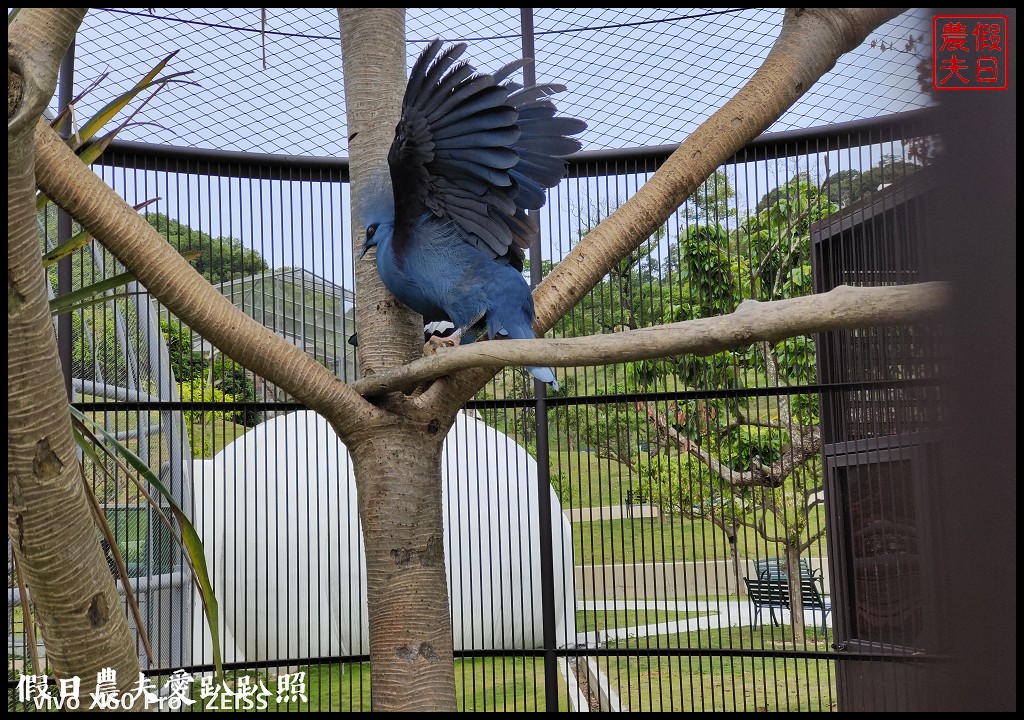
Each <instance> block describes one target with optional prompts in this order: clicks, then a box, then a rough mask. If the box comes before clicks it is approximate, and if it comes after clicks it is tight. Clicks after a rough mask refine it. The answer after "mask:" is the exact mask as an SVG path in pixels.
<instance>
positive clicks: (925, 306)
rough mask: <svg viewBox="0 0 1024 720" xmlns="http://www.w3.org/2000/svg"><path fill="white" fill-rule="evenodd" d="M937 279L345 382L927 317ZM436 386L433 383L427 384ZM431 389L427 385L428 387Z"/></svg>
mask: <svg viewBox="0 0 1024 720" xmlns="http://www.w3.org/2000/svg"><path fill="white" fill-rule="evenodd" d="M949 292H950V291H949V288H948V287H947V286H946V285H945V284H944V283H941V282H929V283H919V284H916V285H899V286H892V287H871V288H866V287H852V286H840V287H837V288H835V289H833V290H830V291H829V292H827V293H819V294H817V295H808V296H806V297H800V298H791V299H787V300H774V301H771V302H758V301H756V300H745V301H743V302H742V303H741V304H740V306H739V307H738V308H737V309H736V311H735V312H734V313H731V314H729V315H721V316H718V317H712V318H701V319H698V320H688V321H685V322H679V323H671V324H668V325H658V326H655V327H648V328H642V329H640V330H626V331H623V332H619V333H612V334H609V335H595V336H591V337H582V338H571V339H559V340H548V339H537V340H494V341H490V342H476V343H473V344H471V345H463V346H459V347H454V348H445V349H442V350H440V351H439V352H438V353H437V354H435V355H432V356H430V357H426V358H422V359H420V360H416V361H414V362H411V363H409V364H408V365H404V366H402V367H400V368H395V369H394V370H391V371H388V372H383V373H380V374H378V375H373V376H371V377H363V378H362V379H360V380H357V381H356V382H355V383H353V385H352V388H353V390H355V391H356V392H358V393H359V394H361V395H363V396H366V397H371V396H375V395H381V394H384V393H387V392H392V391H398V390H409V389H411V388H414V387H416V386H417V385H418V384H420V383H422V382H425V381H427V380H432V379H434V378H438V377H441V376H444V375H448V374H450V373H454V372H455V371H457V370H465V369H467V368H491V369H493V368H500V367H504V366H505V365H547V366H553V367H576V366H579V365H609V364H613V363H619V362H628V361H633V360H646V359H651V358H658V357H667V356H672V355H680V354H684V353H690V354H694V355H710V354H713V353H716V352H721V351H723V350H728V349H731V348H738V347H745V346H748V345H751V344H753V343H755V342H757V341H759V340H767V341H773V342H774V341H778V340H781V339H783V338H787V337H792V336H794V335H805V334H812V333H818V332H825V331H828V330H844V329H852V328H861V327H871V326H881V325H901V324H905V323H910V322H916V321H920V320H926V319H928V318H929V317H932V316H933V315H934V314H935V313H937V312H938V311H940V310H942V309H944V308H946V307H947V306H948V300H949ZM436 387H437V386H436V385H435V388H436ZM433 389H434V388H432V390H433Z"/></svg>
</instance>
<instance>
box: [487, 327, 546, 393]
mask: <svg viewBox="0 0 1024 720" xmlns="http://www.w3.org/2000/svg"><path fill="white" fill-rule="evenodd" d="M513 314H518V313H513ZM506 315H507V313H506ZM487 335H488V336H489V337H490V338H491V339H492V340H493V339H494V338H495V337H507V338H509V339H511V340H532V339H533V338H535V337H536V335H534V334H533V325H532V322H531V321H530V320H527V319H526V318H522V319H521V318H517V317H516V318H508V317H506V318H505V321H504V322H502V313H495V312H491V313H490V314H489V315H488V318H487ZM526 369H527V370H529V371H530V374H531V375H533V376H534V377H535V378H537V379H538V380H540V381H541V382H542V383H547V384H548V385H550V386H551V389H552V390H558V380H556V379H555V371H554V370H552V369H551V368H546V367H537V366H535V365H530V366H527V368H526Z"/></svg>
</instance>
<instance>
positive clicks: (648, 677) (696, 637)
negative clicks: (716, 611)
mask: <svg viewBox="0 0 1024 720" xmlns="http://www.w3.org/2000/svg"><path fill="white" fill-rule="evenodd" d="M788 633H789V627H788V626H777V627H773V626H772V625H771V623H769V624H768V625H767V626H759V627H758V628H757V629H756V630H751V629H750V628H749V627H747V626H742V627H727V628H716V629H714V630H700V631H696V632H692V633H683V634H670V635H662V636H657V637H643V638H629V639H627V640H622V641H619V642H612V643H608V647H615V648H624V649H628V648H639V647H659V648H676V647H679V648H701V649H708V648H733V649H741V648H742V649H745V650H749V649H756V650H782V649H793V645H792V644H791V643H789V642H786V641H787V639H788ZM805 648H806V649H808V650H827V649H828V641H827V640H826V639H825V638H823V637H819V636H818V634H817V632H816V631H815V630H814V628H810V627H809V628H807V642H806V646H802V647H801V648H800V649H805ZM599 667H600V669H601V671H602V672H603V673H604V674H605V675H606V676H607V677H608V679H609V681H610V682H611V683H612V684H613V687H614V688H615V691H616V692H617V693H618V695H619V698H620V700H621V702H622V703H623V704H624V705H625V706H627V707H628V709H629V710H631V711H634V712H670V711H683V712H702V711H705V712H711V711H713V712H729V711H741V712H755V711H756V712H765V711H767V712H777V711H781V712H830V711H834V710H835V707H836V678H835V668H834V666H833V663H832V662H831V661H829V660H813V659H796V658H772V657H742V656H739V655H737V656H734V657H733V656H725V657H711V656H702V655H699V654H693V655H679V656H668V655H663V656H644V655H630V656H623V657H602V658H600V659H599Z"/></svg>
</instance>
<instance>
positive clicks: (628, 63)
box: [53, 8, 930, 287]
mask: <svg viewBox="0 0 1024 720" xmlns="http://www.w3.org/2000/svg"><path fill="white" fill-rule="evenodd" d="M532 19H533V24H534V30H535V36H536V45H537V61H536V67H537V75H538V78H539V79H540V80H542V81H545V80H550V81H557V82H563V83H565V84H566V85H567V90H566V91H565V92H564V93H561V94H560V95H559V96H557V98H556V100H557V102H558V106H559V110H560V112H562V113H564V114H566V115H570V116H575V117H581V118H584V119H586V120H587V122H588V126H589V127H588V130H587V131H586V132H585V133H584V134H583V135H582V136H581V139H582V141H583V143H584V150H605V149H615V148H629V147H638V146H645V147H646V146H657V145H666V144H675V143H678V142H680V141H681V140H682V139H684V138H685V137H686V135H688V134H689V133H690V132H692V130H693V129H695V128H696V127H697V126H698V125H699V124H700V122H702V121H703V120H704V119H705V118H706V117H707V116H708V115H710V114H711V113H712V112H713V111H714V110H715V109H717V108H718V107H720V106H721V104H723V103H724V102H725V101H726V100H727V99H728V98H729V97H731V95H732V94H733V93H734V92H735V90H736V89H737V88H739V87H740V86H741V85H742V84H743V83H744V82H745V81H746V80H747V79H749V77H750V76H751V75H752V74H753V72H754V71H755V70H756V68H757V67H758V65H759V64H760V62H761V61H762V60H763V58H764V56H765V54H766V53H767V51H768V48H769V47H770V44H771V42H772V41H773V40H774V37H775V35H776V34H777V29H778V23H779V22H780V19H781V10H780V9H777V8H776V9H771V8H747V9H736V8H733V9H729V8H635V9H629V10H627V9H599V8H582V9H581V8H538V9H534V10H533V17H532ZM927 19H928V18H927V17H926V16H924V15H923V14H922V13H921V12H920V11H913V12H911V13H908V14H906V15H905V16H902V17H901V18H899V19H898V20H897V21H894V22H892V23H889V24H887V25H886V26H883V27H882V28H880V29H879V32H878V33H877V38H872V39H875V40H877V41H880V42H882V43H887V44H888V45H889V46H897V45H900V42H901V41H905V39H906V38H907V37H910V36H911V35H913V33H914V32H917V31H922V32H923V28H924V27H928V28H930V26H929V25H928V23H927V22H926V21H927ZM521 22H522V17H521V14H520V12H519V10H518V9H514V8H513V9H507V8H506V9H501V8H458V9H452V8H409V9H408V10H407V41H408V46H409V53H408V58H407V62H408V64H409V65H411V63H412V62H413V61H414V59H415V56H416V55H417V54H418V52H419V51H420V49H421V48H422V47H423V44H424V43H425V42H426V41H428V40H430V39H431V38H432V37H443V38H445V39H450V40H456V39H464V40H466V41H467V42H468V43H469V50H468V51H467V57H468V58H470V59H471V61H472V62H473V63H474V64H475V65H477V66H478V67H481V68H485V69H495V68H497V67H499V66H500V65H502V64H504V63H505V62H507V61H509V60H510V59H512V58H514V57H517V56H519V55H520V54H521V44H520V40H519V32H520V28H521ZM926 39H927V38H926ZM171 52H176V55H175V56H174V58H173V60H172V61H171V63H170V64H169V65H168V72H180V71H188V72H189V73H190V74H189V75H188V81H189V83H190V84H188V85H177V86H173V87H170V88H168V90H167V91H165V92H163V93H161V95H159V96H158V97H157V98H156V99H155V100H154V101H152V102H151V103H149V105H147V106H146V108H145V109H144V111H143V112H142V113H140V115H139V116H138V120H139V121H140V122H139V123H138V124H136V125H133V126H131V127H129V128H126V129H125V131H123V132H122V134H121V135H120V136H119V137H120V138H121V139H125V140H133V141H138V142H154V143H160V144H166V145H172V146H178V147H190V148H213V149H218V150H229V151H239V152H249V153H261V154H273V155H300V156H313V157H325V158H330V157H344V156H345V154H346V152H347V148H346V143H345V137H346V129H345V121H344V102H343V101H344V97H343V85H344V78H343V76H342V71H341V60H340V42H339V40H338V30H337V16H336V14H335V11H334V10H333V9H279V8H271V9H267V10H266V24H265V26H264V24H263V16H262V14H261V12H260V10H259V9H244V8H243V9H209V8H191V9H190V8H180V9H175V8H166V9H165V8H161V9H154V10H153V11H152V12H149V11H147V10H146V9H112V8H107V9H94V10H91V11H90V13H89V14H88V15H87V17H86V20H85V22H84V23H83V25H82V29H81V31H80V33H79V37H78V40H77V46H76V51H75V55H76V57H75V66H76V72H75V78H76V82H75V91H76V94H77V93H81V92H82V91H83V90H84V89H85V88H86V87H88V86H89V85H90V84H92V83H94V82H96V81H100V84H99V85H98V86H97V87H96V88H95V89H94V90H92V91H91V92H89V93H88V94H87V95H86V96H85V97H83V98H82V99H81V100H80V102H79V104H78V117H80V118H82V117H89V116H90V115H91V114H92V112H95V109H96V108H98V107H99V106H100V105H101V104H102V103H103V102H106V100H108V99H109V98H110V97H111V96H113V95H114V94H116V93H117V92H119V88H124V87H128V86H130V85H131V84H132V83H134V82H135V81H136V80H137V78H138V77H140V76H141V75H142V74H144V73H145V72H146V71H148V69H149V68H150V67H152V66H153V65H154V64H155V63H156V62H157V61H158V60H160V59H162V58H164V57H166V56H167V55H168V54H170V53H171ZM922 52H924V49H922V48H918V49H917V53H916V54H918V55H919V54H920V53H922ZM916 62H917V57H916V55H915V53H910V52H902V51H893V50H890V51H889V52H888V53H885V52H882V51H880V50H879V49H878V43H877V42H876V47H875V48H872V47H870V45H869V44H868V43H865V45H864V46H863V47H862V48H858V50H856V51H854V52H852V53H850V54H849V55H847V56H845V57H844V58H842V59H841V60H840V62H839V63H838V64H837V66H836V68H835V69H834V70H833V71H832V72H831V73H829V74H828V75H827V76H826V77H825V78H823V79H822V81H820V82H819V83H818V84H817V85H816V86H815V87H814V88H812V89H811V91H810V92H809V93H808V94H807V95H805V96H804V97H803V98H802V99H801V100H800V101H799V102H798V103H797V104H796V105H795V106H794V107H793V108H791V109H790V110H789V111H788V112H787V113H786V114H784V115H783V116H782V117H781V118H780V119H779V120H778V121H777V122H776V123H775V124H773V126H772V127H771V128H770V129H769V131H776V130H790V129H795V128H807V127H816V126H820V125H823V124H827V123H831V122H843V121H847V120H853V119H861V118H868V117H875V116H878V115H885V114H890V113H893V112H899V111H903V110H907V109H913V108H915V107H920V106H922V104H923V100H922V96H921V94H920V93H919V92H918V90H917V87H916V77H915V75H914V73H913V72H912V68H913V66H914V64H916ZM53 105H54V107H55V106H56V100H55V101H54V103H53ZM838 163H839V158H836V159H835V165H836V166H838ZM104 172H106V171H104ZM770 173H771V171H770V170H767V169H766V170H764V172H763V173H762V174H764V177H754V178H750V179H748V180H747V182H745V183H740V184H743V185H747V186H751V187H755V188H757V190H756V192H758V193H759V195H758V197H759V196H760V194H763V192H766V191H767V190H768V189H770V187H771V186H772V184H773V183H774V182H776V181H777V178H773V177H770V176H769V175H770ZM108 181H109V182H110V183H111V184H112V185H113V186H115V187H116V188H118V189H119V190H121V191H122V192H123V193H124V194H125V195H126V196H127V197H126V199H127V200H128V201H129V202H132V203H137V202H141V201H143V200H147V199H151V198H152V197H159V198H160V200H159V201H158V203H156V204H155V205H154V206H152V207H154V208H156V209H157V210H159V211H161V212H165V213H167V214H170V215H171V216H172V217H175V218H176V219H178V220H179V221H180V222H184V223H186V224H189V225H192V226H193V227H200V228H201V229H203V230H204V231H205V232H209V233H211V234H213V235H230V236H232V237H237V238H240V239H241V240H242V242H243V243H244V244H246V245H247V246H250V247H255V248H257V249H260V251H261V253H262V254H264V255H265V257H266V259H267V261H268V263H269V264H270V265H271V266H273V267H283V266H293V265H301V266H303V267H306V268H307V269H309V270H312V271H313V272H316V273H317V274H320V275H323V276H325V277H328V278H332V279H334V280H335V281H336V282H341V283H342V284H345V285H346V286H347V287H351V286H352V284H351V283H352V280H351V273H352V271H351V267H352V257H351V250H350V242H351V241H350V238H349V234H350V232H349V227H348V217H347V213H346V208H347V207H348V204H347V197H346V196H345V192H346V191H339V190H338V188H337V187H336V186H332V185H330V184H327V183H324V184H317V183H311V184H305V185H303V186H302V187H301V188H295V187H293V186H291V185H289V184H286V183H282V182H275V181H248V180H241V181H237V180H236V181H231V182H227V183H220V184H218V183H213V182H208V181H204V179H203V178H195V177H192V178H181V177H173V176H172V177H170V178H167V177H157V176H156V175H155V174H152V173H146V174H145V175H140V174H139V173H138V172H134V171H131V172H128V173H121V172H114V173H111V174H110V176H109V180H108ZM568 192H570V193H571V192H572V191H571V190H569V191H568ZM748 200H750V202H751V204H753V203H755V202H756V201H757V197H751V198H748ZM311 218H312V219H313V221H312V222H310V219H311ZM564 222H568V221H567V220H565V221H564ZM563 224H564V223H563ZM573 234H574V230H573V229H572V228H565V229H563V230H562V231H560V232H559V233H558V235H559V236H560V238H562V239H560V240H558V243H559V245H558V247H554V246H550V247H549V252H551V253H554V254H555V255H557V254H559V253H560V252H565V251H567V250H568V247H566V243H567V242H569V241H571V239H572V238H573Z"/></svg>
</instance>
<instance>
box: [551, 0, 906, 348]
mask: <svg viewBox="0 0 1024 720" xmlns="http://www.w3.org/2000/svg"><path fill="white" fill-rule="evenodd" d="M904 10H906V8H839V9H828V8H789V9H787V10H786V15H785V19H784V21H783V24H782V30H781V32H780V33H779V37H778V39H777V40H776V41H775V44H774V45H773V46H772V49H771V51H769V53H768V56H767V57H766V58H765V61H764V62H763V63H762V64H761V67H759V68H758V70H757V72H755V73H754V75H753V77H751V79H750V80H749V81H748V82H747V84H746V85H744V86H743V88H741V89H740V91H739V92H737V93H736V95H735V96H734V97H733V98H732V99H730V100H729V101H728V102H727V103H726V104H725V105H723V106H722V108H721V109H720V110H718V111H717V112H716V113H715V114H714V115H712V116H711V117H710V118H709V119H708V120H707V121H705V122H704V123H702V124H701V126H700V127H699V128H697V129H696V130H695V131H694V132H693V133H691V134H690V135H689V137H687V139H686V140H685V141H684V142H683V143H682V144H681V145H680V146H679V149H678V150H676V151H675V152H674V153H672V155H671V156H670V157H669V158H668V160H666V161H665V163H664V164H663V165H662V166H661V168H659V169H658V171H657V172H655V173H654V175H652V176H651V178H650V179H649V180H648V181H647V182H646V183H645V184H644V185H643V187H641V188H640V189H639V190H637V192H636V193H635V194H634V195H633V196H632V197H631V198H630V199H629V200H627V201H626V202H625V203H623V204H622V205H621V206H620V207H619V208H618V209H617V210H615V212H613V213H612V214H611V215H609V216H608V217H607V218H605V220H604V221H603V222H601V223H600V224H599V225H598V226H597V227H596V228H594V230H593V231H591V232H590V233H588V234H587V235H586V237H584V238H583V239H582V240H581V241H580V242H579V243H578V244H577V245H576V247H574V248H573V249H572V251H571V252H570V253H569V254H568V255H567V256H566V257H565V259H564V260H562V262H560V263H559V264H558V265H557V266H556V267H555V269H554V270H552V271H551V273H550V274H549V275H548V276H547V278H545V280H544V282H542V283H541V284H540V286H539V287H538V288H537V290H536V291H535V292H534V302H535V305H536V311H537V322H536V324H535V328H536V329H537V330H538V331H539V332H538V334H542V333H544V332H546V331H547V330H549V329H551V327H552V326H553V325H554V324H555V323H556V322H557V321H558V320H559V318H561V317H562V316H563V315H565V313H567V312H568V311H569V310H570V309H572V308H573V307H574V306H575V305H576V303H578V302H579V301H580V300H581V299H582V298H583V297H584V295H586V293H587V292H589V290H590V288H592V287H594V286H595V285H596V284H597V283H598V282H599V281H600V280H601V278H603V277H604V276H605V275H607V274H608V273H609V272H610V271H611V269H612V268H613V267H614V266H615V264H616V263H617V262H618V261H619V259H620V258H623V257H625V256H627V255H628V254H629V253H630V252H632V251H633V250H635V249H636V248H637V247H639V246H640V244H641V243H643V241H644V240H646V239H647V238H648V237H650V236H651V235H652V234H653V233H655V232H656V231H657V229H658V228H659V227H660V226H661V224H662V223H664V222H665V220H667V219H668V217H669V216H670V215H671V214H672V213H673V212H675V210H676V209H677V208H678V207H679V206H680V205H682V204H683V203H684V202H685V201H686V199H687V198H688V197H690V195H692V194H693V192H694V191H695V190H696V189H697V188H698V187H700V185H701V183H703V182H704V181H705V180H706V179H707V178H709V177H710V176H711V175H712V173H714V171H715V170H716V169H717V168H718V167H719V166H721V165H722V164H723V163H724V162H726V161H727V160H729V158H731V157H732V156H733V155H734V154H735V153H736V151H737V150H738V149H739V148H742V147H743V146H745V145H746V144H747V143H749V142H751V141H752V140H754V138H756V137H757V136H758V135H760V134H761V133H762V132H764V131H765V130H766V129H767V128H768V127H769V126H770V125H771V124H772V123H773V122H775V120H776V119H778V118H779V117H780V116H781V115H782V114H783V113H784V112H786V110H788V109H789V108H790V107H791V106H792V105H793V103H795V102H796V101H797V100H798V99H799V98H800V96H802V95H803V94H804V93H805V92H807V90H809V89H810V88H811V86H812V85H814V83H816V82H817V81H818V80H819V79H820V78H821V76H822V75H824V74H825V73H827V72H828V71H829V70H831V69H832V68H833V67H834V66H835V64H836V61H837V60H838V59H839V58H840V57H841V56H842V55H843V54H844V53H847V52H849V51H850V50H853V49H854V48H855V47H857V45H858V44H860V43H861V42H862V41H863V40H864V38H866V37H867V35H868V33H870V32H871V31H872V30H874V29H875V28H876V27H878V26H879V25H881V24H882V23H883V22H885V21H887V20H890V19H892V18H894V17H896V16H897V15H899V14H900V13H902V12H904Z"/></svg>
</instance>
